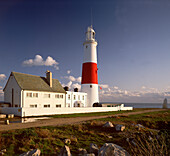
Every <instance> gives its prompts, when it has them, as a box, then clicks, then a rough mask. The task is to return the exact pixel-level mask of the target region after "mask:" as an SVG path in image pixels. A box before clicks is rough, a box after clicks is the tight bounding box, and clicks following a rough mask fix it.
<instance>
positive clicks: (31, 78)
mask: <svg viewBox="0 0 170 156" xmlns="http://www.w3.org/2000/svg"><path fill="white" fill-rule="evenodd" d="M11 75H13V76H14V77H15V79H16V81H17V83H18V85H19V86H20V88H21V89H23V90H32V91H47V92H59V93H66V92H65V90H64V89H63V87H62V86H61V84H60V82H59V81H58V80H57V79H52V87H50V86H49V84H48V82H47V79H46V78H45V77H40V76H35V75H29V74H23V73H17V72H11Z"/></svg>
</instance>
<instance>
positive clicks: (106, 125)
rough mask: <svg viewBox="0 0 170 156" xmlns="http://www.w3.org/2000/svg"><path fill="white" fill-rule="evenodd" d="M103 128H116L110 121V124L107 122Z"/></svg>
mask: <svg viewBox="0 0 170 156" xmlns="http://www.w3.org/2000/svg"><path fill="white" fill-rule="evenodd" d="M103 127H108V128H110V127H114V126H113V124H112V123H111V122H110V121H109V122H106V123H105V124H104V125H103Z"/></svg>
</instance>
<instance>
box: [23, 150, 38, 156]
mask: <svg viewBox="0 0 170 156" xmlns="http://www.w3.org/2000/svg"><path fill="white" fill-rule="evenodd" d="M40 153H41V151H40V150H39V149H34V150H32V151H28V152H26V153H23V154H21V155H20V156H40Z"/></svg>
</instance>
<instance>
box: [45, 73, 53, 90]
mask: <svg viewBox="0 0 170 156" xmlns="http://www.w3.org/2000/svg"><path fill="white" fill-rule="evenodd" d="M46 79H47V82H48V84H49V86H50V87H52V86H53V85H52V81H53V79H52V72H50V71H49V70H47V71H46Z"/></svg>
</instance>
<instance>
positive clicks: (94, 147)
mask: <svg viewBox="0 0 170 156" xmlns="http://www.w3.org/2000/svg"><path fill="white" fill-rule="evenodd" d="M98 151H99V148H98V147H97V145H96V144H93V143H91V144H90V150H89V152H90V153H94V154H95V155H97V154H98Z"/></svg>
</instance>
